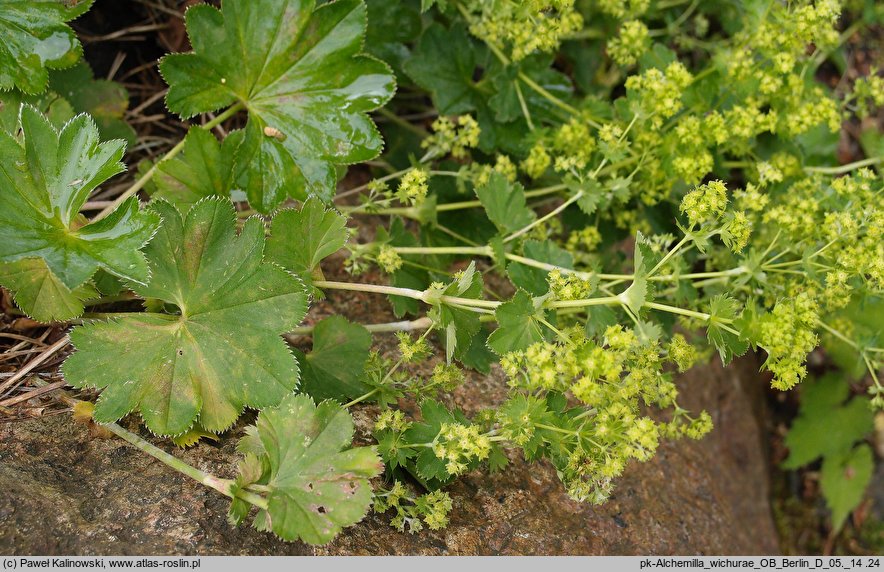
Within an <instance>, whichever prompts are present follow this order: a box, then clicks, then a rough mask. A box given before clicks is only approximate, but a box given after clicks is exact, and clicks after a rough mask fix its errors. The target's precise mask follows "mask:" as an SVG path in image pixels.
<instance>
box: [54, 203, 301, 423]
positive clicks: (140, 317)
mask: <svg viewBox="0 0 884 572" xmlns="http://www.w3.org/2000/svg"><path fill="white" fill-rule="evenodd" d="M153 209H154V211H155V212H157V213H159V215H161V216H162V218H163V225H162V227H161V229H160V232H159V233H158V234H157V236H156V237H155V238H154V240H153V241H152V242H151V243H150V245H149V246H148V247H147V249H146V250H145V254H146V255H147V259H148V262H149V264H150V268H151V270H152V276H151V279H150V282H149V284H147V285H146V286H145V285H134V286H133V289H134V290H135V292H136V293H137V294H139V295H140V296H142V297H144V298H145V299H147V300H149V301H150V300H157V301H159V302H160V304H162V303H165V307H166V308H167V309H169V310H171V312H169V313H165V312H148V313H139V314H132V315H130V316H125V317H122V318H119V319H117V320H114V321H110V322H95V323H89V324H85V325H83V326H79V327H77V328H74V330H73V331H71V334H70V336H71V342H72V344H73V345H74V347H75V348H76V349H77V352H76V353H74V354H73V355H72V356H71V357H70V358H69V359H68V360H67V361H66V362H65V364H64V366H63V372H64V375H65V378H66V380H67V381H68V383H70V384H71V385H73V386H74V387H78V388H82V387H95V388H99V389H102V390H103V391H102V394H101V397H99V399H98V403H97V404H96V407H95V419H96V421H99V422H108V421H115V420H117V419H119V418H121V417H122V416H124V415H126V414H127V413H129V412H131V411H135V410H137V411H139V412H140V413H141V416H142V417H143V418H144V422H145V424H146V425H147V427H148V428H149V429H150V430H151V431H153V432H154V433H157V434H161V435H178V434H180V433H183V432H184V431H187V430H188V429H190V428H191V426H192V425H193V424H194V422H195V421H197V420H199V423H200V425H202V427H203V428H205V429H206V430H208V431H213V432H218V431H222V430H225V429H227V428H228V427H230V425H231V424H232V423H233V422H234V421H236V419H237V418H238V417H239V414H240V413H241V412H242V410H243V408H244V407H255V408H261V407H267V406H270V405H275V404H277V403H279V401H280V400H281V399H282V398H283V397H285V396H286V395H288V394H289V393H290V392H291V391H292V390H293V389H294V388H295V387H296V386H297V384H298V367H297V362H296V360H295V358H294V356H292V354H291V351H290V350H289V348H288V347H287V345H286V343H285V342H284V341H283V339H282V338H281V337H280V334H282V333H284V332H287V331H289V330H291V329H292V328H294V327H295V326H297V325H298V323H299V322H300V321H301V319H302V318H303V317H304V314H305V313H306V307H307V295H306V293H305V292H304V286H303V284H302V283H301V281H300V280H298V279H297V278H296V277H294V276H292V275H291V274H289V273H287V272H286V271H285V270H283V269H281V268H279V267H278V266H276V265H274V264H270V263H268V262H264V261H263V260H262V251H263V248H264V225H263V223H262V221H261V220H260V219H259V218H257V217H253V218H250V219H249V220H247V221H246V222H245V225H244V226H243V228H242V231H241V233H240V234H239V235H237V234H236V230H235V229H236V222H235V219H236V217H235V213H234V211H233V207H232V205H231V204H230V202H229V201H225V200H222V199H204V200H202V201H201V202H199V203H197V204H196V205H195V206H194V207H193V208H192V209H191V210H190V211H189V212H188V213H187V215H186V216H185V215H182V214H180V213H179V212H178V210H177V209H176V208H175V207H174V206H172V205H170V204H168V203H165V202H162V201H160V202H157V203H155V204H154V205H153ZM155 305H156V304H149V306H155ZM176 310H177V311H176ZM121 355H124V356H126V357H125V359H120V356H121Z"/></svg>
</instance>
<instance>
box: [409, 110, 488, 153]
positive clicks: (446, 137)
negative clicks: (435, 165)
mask: <svg viewBox="0 0 884 572" xmlns="http://www.w3.org/2000/svg"><path fill="white" fill-rule="evenodd" d="M432 128H433V134H432V135H430V136H429V137H427V138H426V139H424V140H423V141H421V147H422V148H424V149H427V150H428V151H429V152H430V153H431V154H432V155H433V156H437V157H439V156H442V155H445V154H448V153H450V154H451V156H452V157H454V158H455V159H463V158H466V157H467V156H468V155H469V150H470V149H474V148H476V147H478V145H479V135H480V134H481V129H479V124H478V123H477V122H476V120H475V119H473V117H472V116H471V115H461V116H460V117H458V118H457V121H456V122H455V121H452V120H451V119H449V118H448V117H445V116H444V115H442V116H440V117H438V118H436V120H435V121H433V125H432Z"/></svg>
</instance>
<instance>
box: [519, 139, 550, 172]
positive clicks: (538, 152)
mask: <svg viewBox="0 0 884 572" xmlns="http://www.w3.org/2000/svg"><path fill="white" fill-rule="evenodd" d="M550 165H552V157H550V156H549V152H548V151H547V150H546V143H545V142H544V141H542V140H541V141H538V142H537V143H535V144H534V145H533V146H532V147H531V150H530V151H529V152H528V156H527V157H525V159H523V160H522V162H521V163H519V167H521V169H522V171H523V172H524V173H525V174H526V175H528V176H529V177H531V178H532V179H538V178H540V177H542V176H543V174H544V173H546V170H547V169H549V167H550Z"/></svg>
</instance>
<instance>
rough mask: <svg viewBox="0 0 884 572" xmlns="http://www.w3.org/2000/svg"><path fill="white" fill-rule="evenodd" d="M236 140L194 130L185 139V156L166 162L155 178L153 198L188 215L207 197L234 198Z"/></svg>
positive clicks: (199, 128)
mask: <svg viewBox="0 0 884 572" xmlns="http://www.w3.org/2000/svg"><path fill="white" fill-rule="evenodd" d="M235 140H236V138H235V137H227V138H226V139H225V140H224V142H223V143H219V142H218V139H216V138H215V136H214V135H212V133H211V132H209V131H207V130H206V129H202V128H201V127H192V128H191V129H190V130H189V131H188V132H187V135H186V136H185V137H184V148H183V149H182V151H181V154H180V155H178V156H176V157H173V158H171V159H168V160H166V161H162V162H160V163H159V164H158V165H157V173H156V175H154V179H153V180H154V183H155V184H156V189H157V190H156V191H155V192H154V193H153V195H152V196H153V198H157V199H163V200H165V201H168V202H170V203H172V204H173V205H175V206H176V207H178V208H179V209H180V210H182V211H184V212H186V211H187V210H189V209H190V207H192V206H193V205H194V203H196V202H198V201H199V200H200V199H203V198H205V197H224V198H230V193H231V190H232V188H233V149H232V148H231V147H232V145H233V143H232V142H235Z"/></svg>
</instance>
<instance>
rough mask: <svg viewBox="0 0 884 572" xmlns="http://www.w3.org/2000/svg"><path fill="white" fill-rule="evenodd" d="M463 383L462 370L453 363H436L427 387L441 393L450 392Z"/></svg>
mask: <svg viewBox="0 0 884 572" xmlns="http://www.w3.org/2000/svg"><path fill="white" fill-rule="evenodd" d="M463 381H464V375H463V370H461V369H460V368H459V367H457V366H456V365H455V364H453V363H438V364H436V366H435V367H434V368H433V373H432V374H431V375H430V383H429V385H431V386H433V387H434V388H436V389H440V390H442V391H447V392H451V391H454V390H455V389H457V388H458V387H459V386H460V385H461V384H462V383H463Z"/></svg>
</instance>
